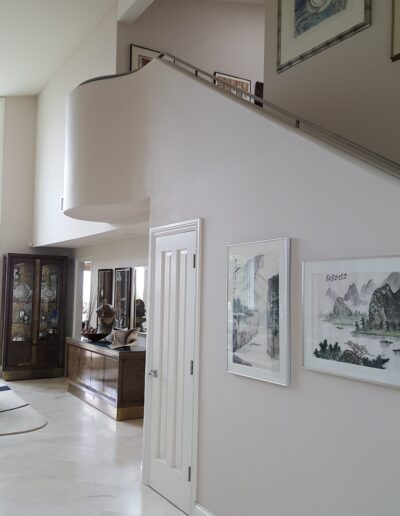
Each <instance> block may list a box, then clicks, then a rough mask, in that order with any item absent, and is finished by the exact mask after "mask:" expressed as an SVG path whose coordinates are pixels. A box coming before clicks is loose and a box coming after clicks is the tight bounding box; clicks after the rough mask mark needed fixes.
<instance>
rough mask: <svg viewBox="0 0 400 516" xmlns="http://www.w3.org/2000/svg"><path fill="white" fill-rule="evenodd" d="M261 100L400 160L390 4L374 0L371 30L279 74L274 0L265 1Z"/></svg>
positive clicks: (399, 74) (399, 69) (399, 79)
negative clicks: (277, 68)
mask: <svg viewBox="0 0 400 516" xmlns="http://www.w3.org/2000/svg"><path fill="white" fill-rule="evenodd" d="M266 5H267V9H266V18H265V23H266V26H265V33H266V34H265V36H266V37H265V86H264V97H265V98H266V99H267V100H269V101H271V102H273V103H275V104H277V105H279V106H282V107H284V108H286V109H288V110H290V111H292V112H293V113H295V114H297V115H298V116H303V117H304V118H306V119H309V120H311V121H313V122H316V123H318V124H320V125H322V126H323V127H326V128H327V129H330V130H332V131H334V132H336V133H338V134H340V135H341V136H345V137H347V138H349V139H351V140H354V141H355V142H357V143H360V144H361V145H364V146H366V147H368V148H369V149H371V150H373V151H375V152H378V153H380V154H382V155H384V156H386V157H388V158H390V159H392V160H396V161H397V162H400V145H399V133H400V118H399V116H398V113H399V111H400V97H399V86H400V61H397V62H394V63H392V61H391V60H390V53H391V24H392V1H391V0H373V1H372V24H371V27H369V28H367V29H365V30H363V31H361V32H359V33H358V34H355V35H354V36H351V37H350V38H347V39H345V40H343V41H342V42H340V43H338V44H337V45H334V46H332V47H330V48H328V49H327V50H325V51H323V52H321V53H319V54H317V55H315V56H313V57H311V58H309V59H306V60H305V61H303V62H301V63H299V64H297V65H295V66H293V67H292V68H289V69H288V70H286V71H284V72H282V73H280V74H278V73H277V72H276V59H277V58H276V56H277V19H278V7H277V6H278V2H276V1H275V0H267V2H266Z"/></svg>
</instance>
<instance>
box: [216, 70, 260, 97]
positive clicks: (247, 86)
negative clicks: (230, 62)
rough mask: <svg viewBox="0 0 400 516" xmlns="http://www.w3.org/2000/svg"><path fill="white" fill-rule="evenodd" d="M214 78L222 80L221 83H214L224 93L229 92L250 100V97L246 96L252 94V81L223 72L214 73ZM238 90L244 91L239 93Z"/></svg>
mask: <svg viewBox="0 0 400 516" xmlns="http://www.w3.org/2000/svg"><path fill="white" fill-rule="evenodd" d="M214 77H215V78H216V79H221V80H220V81H219V80H215V81H214V82H215V84H216V86H217V87H218V88H221V89H223V90H224V91H228V92H230V93H232V94H233V95H236V96H237V97H241V98H242V99H244V100H250V97H249V96H248V95H246V93H251V81H250V80H248V79H243V78H241V77H235V76H234V75H228V74H226V73H221V72H214ZM236 88H239V89H240V90H242V91H239V90H237V89H236ZM244 92H245V93H244Z"/></svg>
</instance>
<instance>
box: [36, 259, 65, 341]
mask: <svg viewBox="0 0 400 516" xmlns="http://www.w3.org/2000/svg"><path fill="white" fill-rule="evenodd" d="M61 277H62V269H61V266H60V264H57V263H46V264H41V267H40V310H39V324H38V339H37V341H38V343H39V344H45V343H49V344H50V343H52V342H54V341H55V340H57V337H58V332H59V323H60V320H59V319H60V299H61V296H60V288H61Z"/></svg>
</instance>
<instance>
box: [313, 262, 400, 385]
mask: <svg viewBox="0 0 400 516" xmlns="http://www.w3.org/2000/svg"><path fill="white" fill-rule="evenodd" d="M303 318H304V325H303V332H304V336H303V366H304V367H305V368H307V369H312V370H314V371H318V372H321V373H327V374H333V375H338V376H345V377H348V378H352V379H356V380H363V381H367V382H374V383H379V384H385V385H391V386H395V387H400V256H395V257H383V258H354V259H343V260H322V261H318V260H317V261H305V262H303Z"/></svg>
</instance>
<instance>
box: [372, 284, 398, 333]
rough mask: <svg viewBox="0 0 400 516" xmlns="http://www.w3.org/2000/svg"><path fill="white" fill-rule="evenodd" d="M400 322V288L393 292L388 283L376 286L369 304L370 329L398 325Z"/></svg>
mask: <svg viewBox="0 0 400 516" xmlns="http://www.w3.org/2000/svg"><path fill="white" fill-rule="evenodd" d="M399 323H400V290H397V291H396V292H393V290H392V288H391V287H390V285H389V284H388V283H386V284H385V285H383V287H380V288H377V289H376V290H375V291H374V293H373V294H372V298H371V302H370V304H369V326H370V328H371V329H376V330H379V329H384V328H390V327H394V328H396V327H398V326H399Z"/></svg>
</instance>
